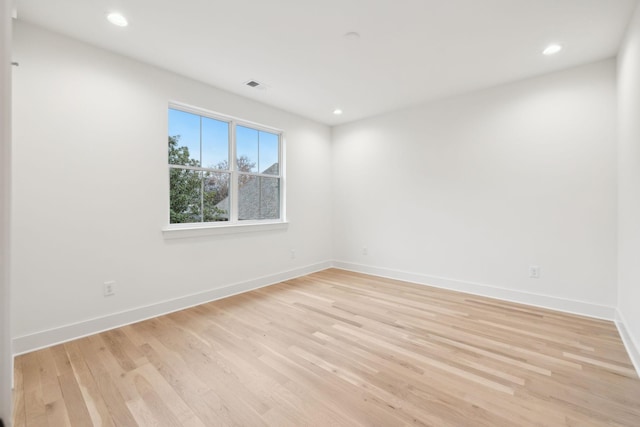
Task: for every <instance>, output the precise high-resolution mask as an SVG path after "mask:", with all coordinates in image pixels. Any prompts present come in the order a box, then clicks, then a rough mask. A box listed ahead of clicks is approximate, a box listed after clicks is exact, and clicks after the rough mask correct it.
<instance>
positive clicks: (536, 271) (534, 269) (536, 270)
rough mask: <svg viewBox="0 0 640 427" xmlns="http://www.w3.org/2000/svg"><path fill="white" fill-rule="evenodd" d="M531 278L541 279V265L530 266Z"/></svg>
mask: <svg viewBox="0 0 640 427" xmlns="http://www.w3.org/2000/svg"><path fill="white" fill-rule="evenodd" d="M529 278H531V279H539V278H540V267H538V266H537V265H530V266H529Z"/></svg>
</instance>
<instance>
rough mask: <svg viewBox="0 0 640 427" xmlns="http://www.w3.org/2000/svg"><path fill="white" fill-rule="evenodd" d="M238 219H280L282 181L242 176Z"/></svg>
mask: <svg viewBox="0 0 640 427" xmlns="http://www.w3.org/2000/svg"><path fill="white" fill-rule="evenodd" d="M238 190H239V191H238V193H239V194H238V219H239V220H248V219H279V218H280V179H279V178H265V177H261V176H251V175H240V182H239V189H238Z"/></svg>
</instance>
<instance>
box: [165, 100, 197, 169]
mask: <svg viewBox="0 0 640 427" xmlns="http://www.w3.org/2000/svg"><path fill="white" fill-rule="evenodd" d="M169 164H172V165H185V166H200V116H198V115H195V114H191V113H185V112H184V111H180V110H172V109H169Z"/></svg>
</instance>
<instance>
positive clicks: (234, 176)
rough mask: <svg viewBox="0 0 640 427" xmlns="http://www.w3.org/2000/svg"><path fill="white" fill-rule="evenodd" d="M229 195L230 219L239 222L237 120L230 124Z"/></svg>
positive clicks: (232, 221)
mask: <svg viewBox="0 0 640 427" xmlns="http://www.w3.org/2000/svg"><path fill="white" fill-rule="evenodd" d="M229 127H230V130H229V157H230V159H229V170H230V176H229V181H230V182H229V196H230V197H231V200H230V203H229V207H230V210H231V212H230V214H229V221H230V222H231V223H237V222H238V206H239V203H238V191H239V190H238V170H237V169H238V165H237V164H236V158H237V155H236V151H237V150H236V122H235V121H232V122H231V123H230V124H229Z"/></svg>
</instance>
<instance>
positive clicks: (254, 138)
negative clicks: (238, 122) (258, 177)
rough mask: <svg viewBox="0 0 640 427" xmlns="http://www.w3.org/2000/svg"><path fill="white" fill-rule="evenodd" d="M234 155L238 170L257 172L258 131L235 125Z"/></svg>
mask: <svg viewBox="0 0 640 427" xmlns="http://www.w3.org/2000/svg"><path fill="white" fill-rule="evenodd" d="M236 156H237V162H238V170H239V171H240V172H258V131H257V130H255V129H251V128H247V127H244V126H236Z"/></svg>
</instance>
